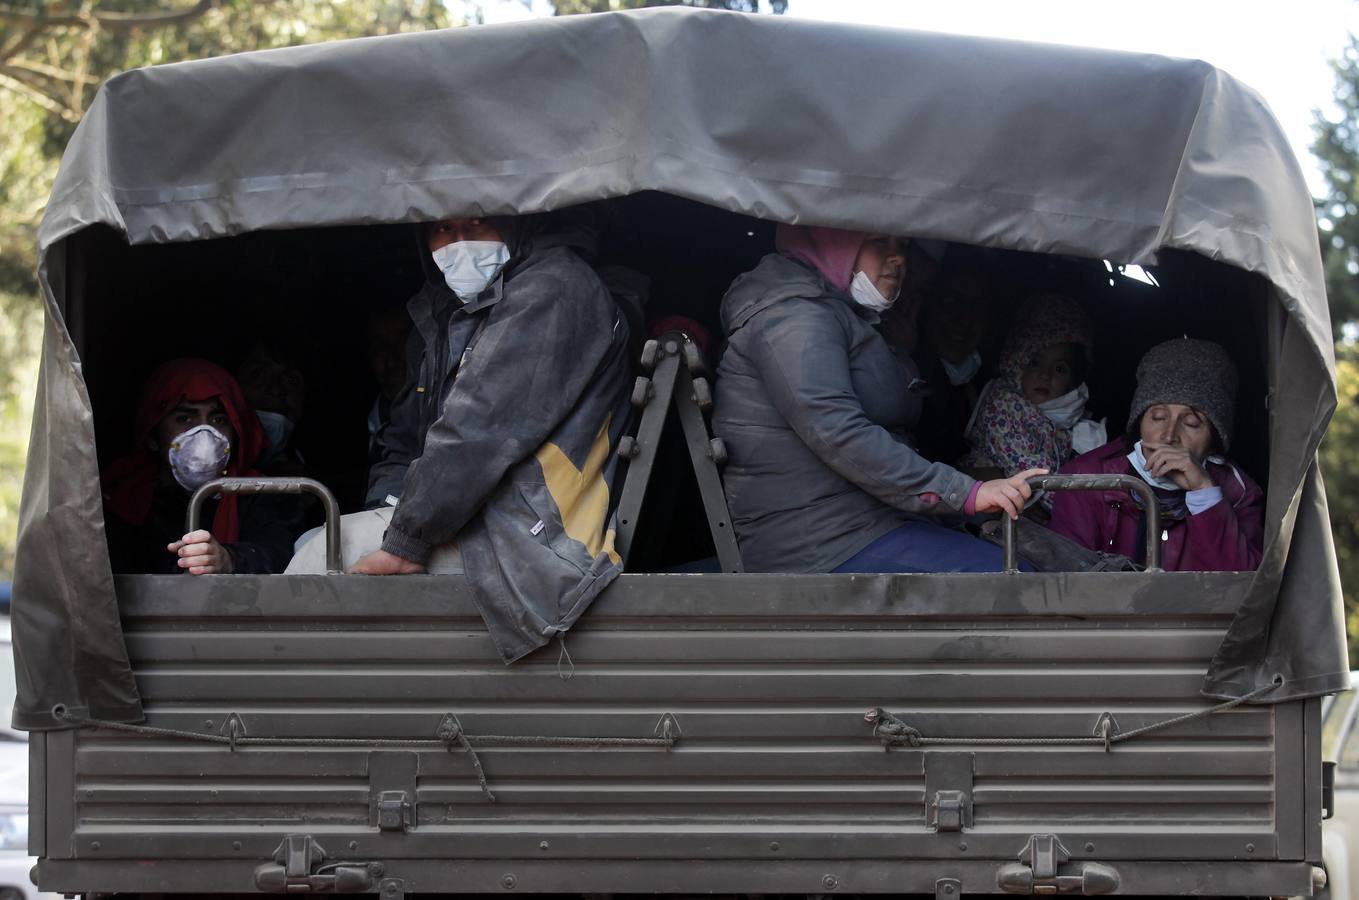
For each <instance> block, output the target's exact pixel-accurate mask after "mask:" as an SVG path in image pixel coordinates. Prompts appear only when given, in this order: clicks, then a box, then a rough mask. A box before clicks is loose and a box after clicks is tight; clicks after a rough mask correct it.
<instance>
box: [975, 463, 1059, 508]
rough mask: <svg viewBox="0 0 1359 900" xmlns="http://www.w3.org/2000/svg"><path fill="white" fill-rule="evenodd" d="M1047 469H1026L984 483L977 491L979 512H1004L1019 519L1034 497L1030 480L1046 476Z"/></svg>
mask: <svg viewBox="0 0 1359 900" xmlns="http://www.w3.org/2000/svg"><path fill="white" fill-rule="evenodd" d="M1046 474H1048V470H1047V469H1026V470H1024V471H1023V472H1020V473H1019V474H1018V475H1012V476H1010V477H1009V478H997V479H995V480H993V481H983V482H982V486H981V488H980V489H979V490H978V491H977V512H1003V513H1005V514H1006V515H1008V516H1009V517H1010V518H1012V519H1018V518H1019V517H1020V515H1021V514H1022V513H1023V512H1024V504H1025V503H1026V502H1028V499H1029V498H1030V497H1031V496H1033V489H1032V488H1030V487H1029V484H1028V480H1029V479H1030V478H1032V477H1033V476H1035V475H1046Z"/></svg>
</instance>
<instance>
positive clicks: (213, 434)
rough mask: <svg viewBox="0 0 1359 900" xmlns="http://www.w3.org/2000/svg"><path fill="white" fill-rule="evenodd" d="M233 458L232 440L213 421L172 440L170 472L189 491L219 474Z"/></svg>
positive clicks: (196, 488)
mask: <svg viewBox="0 0 1359 900" xmlns="http://www.w3.org/2000/svg"><path fill="white" fill-rule="evenodd" d="M230 458H231V441H229V440H227V437H226V435H224V434H222V432H220V431H218V430H217V429H216V428H213V427H212V426H211V425H195V426H194V427H193V428H190V429H189V430H188V431H186V432H184V433H183V434H181V435H180V436H179V437H177V438H175V439H174V441H173V442H172V443H171V444H170V473H171V474H172V475H174V476H175V481H178V482H179V486H180V487H182V488H184V490H186V491H196V490H198V489H199V488H201V487H202V486H203V485H205V484H207V483H208V482H209V481H212V479H214V478H220V477H221V476H222V474H223V472H225V471H226V466H227V460H228V459H230Z"/></svg>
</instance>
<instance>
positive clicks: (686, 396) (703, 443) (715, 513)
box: [614, 331, 745, 572]
mask: <svg viewBox="0 0 1359 900" xmlns="http://www.w3.org/2000/svg"><path fill="white" fill-rule="evenodd" d="M642 371H643V373H644V374H642V375H639V376H638V377H637V381H636V383H635V384H634V385H633V388H632V405H633V406H635V407H636V408H637V409H638V410H640V411H641V421H640V422H639V424H638V426H637V434H636V435H635V436H632V435H629V436H625V437H623V438H622V439H621V440H620V441H619V442H618V455H619V456H620V457H621V458H623V459H625V460H628V474H627V478H626V479H625V481H624V482H623V493H622V496H621V497H620V498H619V501H618V532H617V534H616V535H615V540H614V543H615V546H616V547H617V548H618V552H619V553H620V554H621V555H622V556H623V559H624V560H625V561H626V560H627V558H628V551H629V550H630V549H631V547H632V538H633V535H634V534H635V533H636V529H637V518H638V515H639V514H640V513H641V510H642V501H643V500H644V499H645V497H646V489H647V484H648V483H650V481H651V470H652V468H653V466H654V465H655V463H656V452H657V449H658V446H659V443H660V439H661V433H662V431H663V430H664V429H665V419H666V414H667V413H668V411H669V409H670V404H671V403H674V405H675V410H676V412H677V413H678V414H679V420H680V426H681V428H682V429H683V431H684V442H685V444H686V445H687V447H688V450H689V461H690V463H691V464H692V465H693V469H694V477H695V479H696V480H697V481H698V490H699V495H700V497H701V498H702V500H703V511H704V513H705V514H706V515H707V518H708V530H709V531H711V532H712V539H713V546H714V547H715V548H716V550H717V560H718V563H719V564H720V565H721V567H722V571H723V572H744V571H745V568H744V567H743V566H742V565H741V553H740V550H739V549H738V548H737V546H736V535H735V533H733V531H732V526H731V516H730V515H729V514H728V513H727V498H726V495H725V494H724V493H723V492H722V478H721V476H720V475H719V474H718V471H717V467H718V466H720V465H722V464H724V463H725V462H726V461H727V448H726V446H725V445H724V444H723V443H722V439H721V438H717V437H713V436H712V434H711V433H710V432H709V431H708V424H707V421H706V420H705V419H704V413H705V412H707V411H708V410H709V409H711V408H712V404H713V393H712V375H711V373H710V372H709V371H708V368H707V366H706V365H704V362H703V354H702V353H700V352H699V349H698V346H697V345H696V344H695V343H694V342H693V341H692V340H690V338H689V336H688V335H686V334H684V333H683V332H679V331H667V332H666V333H665V334H663V335H661V337H660V338H659V339H658V340H650V341H647V342H646V345H645V346H644V347H643V348H642Z"/></svg>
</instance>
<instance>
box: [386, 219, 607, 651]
mask: <svg viewBox="0 0 1359 900" xmlns="http://www.w3.org/2000/svg"><path fill="white" fill-rule="evenodd" d="M521 225H522V223H519V222H507V223H505V224H504V225H503V227H502V229H501V230H502V233H506V232H509V234H507V237H508V238H509V239H508V240H507V243H509V244H510V247H511V252H512V253H513V254H514V256H513V258H512V259H511V261H510V262H509V263H508V264H507V265H506V267H505V269H504V270H503V272H502V274H501V275H500V276H499V277H498V278H497V279H496V280H495V281H494V282H492V284H491V285H490V286H489V287H487V289H486V290H485V291H483V292H482V293H481V294H480V295H479V296H478V297H477V298H476V299H475V300H472V301H470V302H468V303H465V304H463V303H460V302H459V301H458V299H457V298H456V296H455V295H454V294H453V293H452V292H451V291H449V290H448V288H447V287H446V286H445V285H444V284H443V282H442V279H439V280H438V281H435V280H430V281H429V282H428V283H427V284H426V285H425V287H424V288H423V289H422V290H421V291H420V292H419V293H417V294H416V295H415V297H413V298H412V299H411V301H410V303H409V304H408V305H407V309H408V310H409V312H410V314H411V318H412V320H413V322H414V324H415V328H414V329H413V331H412V336H411V339H410V340H409V341H408V345H407V382H406V387H405V389H404V390H403V392H402V393H401V395H399V396H398V398H397V400H396V402H395V404H394V405H393V408H392V414H391V419H390V422H389V423H388V425H387V426H386V427H385V428H383V430H382V431H381V432H379V435H378V443H379V451H380V454H381V456H380V458H379V461H378V462H377V463H376V464H375V465H374V466H373V468H372V470H371V472H370V474H369V490H368V500H369V505H370V506H375V505H379V504H381V503H383V502H385V501H386V498H387V497H388V496H389V495H390V496H393V497H397V498H399V500H400V503H399V505H398V507H397V510H396V513H395V515H394V516H393V518H392V522H391V525H390V526H389V527H388V529H387V533H386V535H385V536H384V538H383V544H382V548H383V549H384V550H387V551H388V552H390V553H394V554H396V555H397V556H400V557H402V558H404V559H408V560H412V561H414V562H418V563H423V562H424V561H425V560H427V559H428V558H429V555H430V553H431V551H432V549H433V548H434V547H435V546H437V545H440V544H444V543H447V542H449V541H451V540H454V539H455V538H456V540H457V545H458V548H459V550H460V552H461V554H462V560H463V566H464V568H465V570H466V572H467V577H468V579H469V580H470V581H471V583H472V585H473V587H474V594H475V596H476V601H477V606H478V608H479V609H480V611H481V615H482V617H483V618H484V619H485V621H486V625H487V628H488V629H489V631H490V633H491V637H492V639H494V641H495V643H496V646H497V648H498V649H499V651H500V654H501V656H502V657H503V658H504V659H505V661H506V662H513V661H514V660H516V659H518V658H520V657H522V656H523V655H525V654H526V653H529V652H531V651H532V650H534V649H536V648H538V647H540V646H542V645H543V644H545V643H547V642H548V641H550V640H551V639H552V637H553V636H554V635H556V634H559V633H560V632H563V631H565V630H566V629H568V628H570V627H571V625H572V624H573V623H574V622H575V621H576V619H578V618H579V617H580V615H581V613H583V612H584V611H585V609H586V607H587V606H588V605H589V604H590V601H592V600H593V599H594V598H595V597H596V596H597V595H598V594H599V592H600V591H602V590H603V589H604V588H605V587H606V586H607V585H608V584H609V582H611V581H612V580H613V579H614V578H615V577H616V576H617V575H618V574H619V572H621V571H622V562H621V560H620V558H619V556H618V553H617V552H616V551H615V550H614V546H613V542H614V524H613V507H614V503H613V497H612V491H611V489H612V479H613V475H614V471H615V463H616V456H615V454H614V449H615V447H616V445H617V442H618V439H619V437H621V436H622V433H623V429H624V428H625V426H626V424H627V418H628V412H629V409H630V407H629V405H628V394H629V390H630V388H631V383H632V366H631V362H630V358H629V356H630V355H629V353H628V325H627V321H626V319H625V317H624V316H623V315H622V313H621V312H620V310H619V307H618V305H617V303H616V302H615V301H614V298H613V297H612V296H611V295H610V293H609V291H608V290H607V289H606V288H605V286H604V284H603V283H602V282H601V281H600V279H599V277H598V276H597V275H596V274H595V272H594V270H593V269H592V268H591V267H590V265H589V264H588V263H586V262H585V260H584V259H583V258H582V257H581V256H580V255H579V254H578V252H577V250H576V249H574V248H573V247H572V246H571V242H570V241H569V240H566V239H564V236H563V235H548V234H539V235H536V236H528V237H524V236H521V235H517V234H515V233H514V232H515V231H517V229H518V228H519V227H520V226H521Z"/></svg>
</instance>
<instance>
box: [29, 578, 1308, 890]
mask: <svg viewBox="0 0 1359 900" xmlns="http://www.w3.org/2000/svg"><path fill="white" fill-rule="evenodd" d="M1248 583H1249V575H1229V574H1189V573H1185V574H1158V575H1154V576H1148V575H1141V574H1108V573H1101V574H1089V575H1057V574H1045V575H1027V574H1026V575H1010V576H1006V575H975V576H950V577H940V576H848V575H845V576H772V575H729V576H728V575H627V576H624V577H623V578H621V579H620V580H619V581H618V582H617V583H616V584H615V585H614V586H612V587H611V588H610V589H609V590H608V591H607V592H606V593H605V594H604V595H603V596H602V597H601V599H600V600H599V601H598V602H597V603H596V605H595V606H594V607H593V608H592V609H591V610H590V612H589V613H588V614H587V615H586V616H585V617H584V619H583V620H582V621H581V623H580V624H579V625H578V626H577V628H576V629H575V630H573V631H572V632H570V633H569V634H568V635H567V636H566V641H565V648H564V649H563V648H562V647H561V646H560V644H559V643H557V642H554V643H553V644H552V645H550V646H549V647H547V648H544V649H543V650H542V651H539V652H538V653H536V654H534V655H532V656H530V657H529V658H527V659H525V660H523V661H521V662H519V663H516V664H515V665H513V666H509V667H506V666H504V665H503V664H502V663H501V662H500V661H499V658H498V656H497V654H496V652H495V649H494V647H493V646H492V644H491V642H490V639H489V637H488V635H487V633H486V631H485V629H484V628H483V627H482V625H481V621H480V618H479V617H478V615H477V613H476V609H475V606H474V604H473V602H472V599H471V596H470V594H469V592H468V590H467V587H466V584H465V582H464V581H463V580H462V579H461V578H458V577H409V578H386V579H372V578H355V577H347V578H327V577H247V576H227V577H204V578H199V579H189V578H183V577H126V578H120V579H119V580H118V590H119V596H120V601H121V607H122V614H123V621H124V627H125V629H126V631H127V639H128V644H129V651H130V653H131V656H132V659H133V664H134V667H135V668H136V673H137V681H138V684H139V686H140V688H141V690H142V692H143V697H144V700H145V706H146V710H147V715H148V719H147V722H146V724H147V725H148V726H153V727H156V728H163V729H174V730H177V731H181V732H188V733H193V734H198V735H210V736H214V737H216V738H217V739H218V740H221V739H222V737H223V736H226V735H234V737H235V738H236V739H237V740H238V743H237V744H236V745H235V746H234V747H233V746H231V745H228V744H223V743H207V742H202V741H196V740H192V739H190V738H189V737H187V736H178V735H173V734H149V733H129V732H123V731H113V730H107V729H102V728H86V729H80V730H77V731H71V732H57V733H51V734H49V735H46V736H45V737H41V738H40V739H39V740H37V741H35V742H34V753H35V760H34V762H35V766H38V767H39V768H40V770H41V774H40V778H41V780H42V783H43V784H44V786H45V795H46V807H45V810H44V812H45V818H44V817H41V816H37V815H36V812H37V811H36V810H35V822H34V827H35V829H40V830H41V831H42V836H41V839H42V840H44V841H45V850H46V853H45V858H44V860H43V861H42V863H41V864H40V871H41V876H42V885H43V887H44V889H48V890H58V891H84V890H96V889H97V890H103V891H108V890H144V891H148V890H158V891H214V892H221V891H232V892H237V891H253V890H256V889H259V888H261V887H268V886H269V884H271V882H269V880H268V878H265V880H264V881H260V880H259V878H260V877H261V876H258V874H257V870H258V869H260V867H266V868H267V867H268V866H269V865H271V863H272V861H273V860H274V859H275V856H276V853H277V854H278V857H279V861H278V862H277V863H272V864H273V865H275V868H278V867H280V866H282V867H284V868H287V866H286V865H285V863H286V860H285V859H284V858H285V857H286V856H287V852H286V851H287V848H286V847H285V846H283V845H284V843H285V842H284V838H285V836H287V835H305V836H308V837H307V838H306V842H307V843H306V852H305V854H304V855H305V857H306V859H305V860H303V861H301V862H299V860H300V859H301V857H300V856H298V855H297V854H298V853H300V852H301V851H297V852H295V854H294V857H293V862H294V866H293V868H297V866H298V865H302V866H305V867H306V868H308V872H306V873H304V874H305V875H307V876H308V877H310V876H312V875H316V874H317V873H322V870H323V869H324V867H326V866H329V867H330V868H329V869H325V871H328V872H330V873H331V874H332V875H333V874H334V872H335V864H336V863H337V862H343V863H354V864H355V865H356V866H359V867H362V866H364V865H366V864H372V866H371V867H370V868H369V869H368V872H369V875H370V876H371V884H369V885H367V886H365V887H364V888H363V889H365V890H377V889H379V886H381V887H382V889H383V890H384V891H385V892H386V893H388V894H395V893H406V892H435V891H438V892H450V891H502V892H508V891H516V890H517V891H529V892H541V891H650V890H668V891H685V892H690V891H722V892H761V893H769V892H801V893H829V892H834V891H841V892H879V891H881V892H892V893H901V892H934V891H935V890H936V888H937V887H939V889H940V890H941V891H942V890H943V887H940V885H944V886H945V887H947V886H949V885H956V888H957V890H960V891H966V892H969V893H983V892H996V891H999V890H1002V889H1006V883H1007V882H1006V878H1007V877H1009V878H1010V879H1011V880H1013V877H1014V876H1015V868H1014V867H1015V866H1019V867H1021V869H1022V868H1024V867H1028V868H1030V869H1033V868H1034V867H1035V865H1038V866H1039V867H1040V868H1041V865H1042V863H1041V860H1040V861H1039V862H1038V863H1035V859H1036V857H1035V844H1034V843H1033V840H1034V837H1035V836H1038V841H1039V845H1038V846H1039V849H1040V850H1041V849H1042V848H1049V849H1050V850H1051V852H1052V853H1055V854H1056V857H1055V865H1056V871H1055V872H1054V873H1051V874H1052V876H1053V877H1057V876H1061V875H1065V876H1067V877H1079V876H1080V874H1081V872H1082V871H1084V870H1083V868H1082V867H1083V866H1084V865H1085V863H1087V862H1094V863H1098V864H1099V865H1100V866H1103V867H1105V868H1107V869H1111V870H1113V871H1114V872H1115V873H1116V876H1117V885H1116V887H1117V890H1118V891H1119V892H1120V893H1144V892H1155V893H1160V892H1167V893H1175V892H1184V891H1186V890H1188V888H1189V886H1191V885H1198V887H1197V888H1196V889H1195V892H1198V893H1251V894H1276V895H1277V894H1309V893H1310V892H1311V870H1310V866H1309V865H1307V864H1306V862H1305V861H1306V860H1307V859H1309V858H1312V857H1313V856H1319V849H1317V848H1319V834H1317V833H1316V832H1317V831H1319V817H1320V814H1319V793H1320V776H1319V774H1317V773H1315V772H1313V769H1314V768H1316V767H1318V766H1319V751H1318V750H1317V748H1316V746H1315V742H1316V739H1317V723H1316V718H1317V704H1316V702H1315V701H1301V702H1292V703H1286V704H1281V705H1278V706H1242V707H1238V708H1235V709H1231V710H1227V711H1224V712H1221V713H1219V714H1215V715H1211V716H1206V717H1203V718H1198V719H1195V720H1193V721H1189V722H1185V723H1182V724H1178V725H1175V726H1173V727H1171V728H1167V729H1165V730H1162V731H1158V732H1153V733H1151V734H1148V735H1146V736H1144V737H1138V738H1135V739H1132V740H1128V741H1126V742H1123V743H1116V744H1113V745H1112V746H1111V747H1110V748H1108V749H1106V747H1105V746H1104V745H1103V743H1102V742H1101V741H1098V740H1096V741H1092V742H1088V743H1084V744H1077V743H1070V742H1068V743H1063V742H1061V741H1056V742H1051V743H1048V742H1045V741H1049V740H1050V739H1070V738H1084V739H1089V738H1092V737H1095V736H1096V735H1098V734H1099V733H1100V722H1101V721H1102V720H1103V719H1105V718H1106V714H1107V715H1108V716H1112V722H1111V724H1110V732H1111V733H1113V734H1117V733H1121V732H1127V731H1131V730H1133V729H1136V728H1139V727H1142V726H1145V725H1149V724H1152V723H1155V722H1159V721H1163V720H1165V719H1168V718H1171V717H1174V716H1178V715H1182V714H1184V713H1188V712H1193V711H1197V710H1203V709H1206V708H1208V707H1210V706H1212V705H1213V704H1212V702H1211V701H1208V700H1205V699H1204V698H1202V697H1201V696H1200V695H1199V693H1198V689H1199V685H1200V681H1201V678H1202V674H1203V671H1204V669H1205V668H1206V666H1207V662H1208V660H1209V658H1210V657H1211V656H1212V654H1213V652H1214V650H1215V649H1216V647H1217V645H1218V642H1219V640H1220V639H1221V635H1222V633H1223V631H1224V630H1225V628H1226V625H1227V623H1228V621H1229V620H1230V617H1231V615H1232V613H1233V612H1234V610H1235V609H1236V607H1237V605H1238V604H1239V603H1240V600H1241V598H1242V596H1243V595H1244V592H1245V589H1246V586H1247V584H1248ZM875 708H881V709H883V710H885V711H887V712H888V713H890V714H891V715H892V716H894V717H896V719H899V720H900V721H901V722H903V723H906V724H907V725H909V726H910V727H911V728H913V729H915V730H917V731H918V732H919V734H920V735H921V736H923V737H924V738H926V739H927V740H926V742H925V743H924V745H922V746H910V745H909V743H905V744H903V745H901V746H895V747H892V748H887V747H885V746H884V744H883V743H882V742H880V741H879V739H878V738H877V737H876V736H875V734H874V730H873V725H872V723H871V722H869V721H866V720H865V712H866V711H868V710H871V709H875ZM458 735H461V736H462V737H459V736H458ZM463 738H466V740H465V741H464V740H463ZM1000 739H1003V740H1000ZM670 741H673V744H671V743H669V742H670ZM936 741H937V742H936ZM469 747H470V750H469ZM1313 757H1316V759H1317V760H1318V761H1317V762H1313V761H1312V760H1313ZM478 768H480V770H481V772H482V773H483V775H484V780H485V784H484V786H483V784H482V782H481V780H480V779H479V777H478ZM1313 775H1316V777H1315V778H1313V777H1312V776H1313ZM492 795H493V796H494V799H492ZM1045 835H1052V836H1054V838H1053V839H1051V840H1049V839H1047V838H1045V837H1043V836H1045ZM295 840H296V841H301V840H302V839H301V838H299V839H295ZM296 846H297V847H302V846H303V844H301V843H297V844H296ZM312 847H314V848H315V850H314V851H313V850H312V849H311V848H312ZM1314 850H1315V851H1316V852H1315V853H1314V852H1313V851H1314ZM1039 855H1040V856H1041V853H1040V854H1039ZM129 860H136V861H137V864H136V865H128V864H127V861H129ZM1006 867H1009V869H1008V871H1009V873H1010V875H1009V876H1005V875H1004V874H1003V872H1002V870H1005V869H1006ZM1089 871H1091V872H1093V871H1096V870H1093V869H1092V870H1089ZM1021 874H1022V873H1021ZM1048 874H1049V873H1046V872H1042V871H1038V872H1036V873H1035V875H1034V879H1035V881H1036V882H1037V883H1038V885H1039V888H1040V889H1042V888H1043V887H1044V885H1045V884H1046V882H1045V881H1044V879H1045V878H1047V877H1048ZM283 877H284V878H285V880H286V879H287V878H288V877H294V878H296V877H301V876H299V875H297V873H293V874H292V875H289V874H288V873H286V872H285V873H284V875H283ZM940 879H943V880H944V881H943V882H941V881H940ZM1087 880H1089V879H1087ZM1096 880H1097V879H1096ZM1086 886H1087V887H1088V888H1089V887H1092V885H1091V884H1087V885H1086ZM1093 888H1094V889H1092V890H1091V892H1098V890H1097V889H1098V885H1097V884H1096V885H1093ZM293 889H297V887H296V885H294V887H293ZM1008 889H1010V890H1015V887H1014V886H1013V885H1010V887H1009V888H1008ZM1063 889H1064V890H1065V889H1071V883H1068V884H1067V885H1066V887H1064V888H1063Z"/></svg>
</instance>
